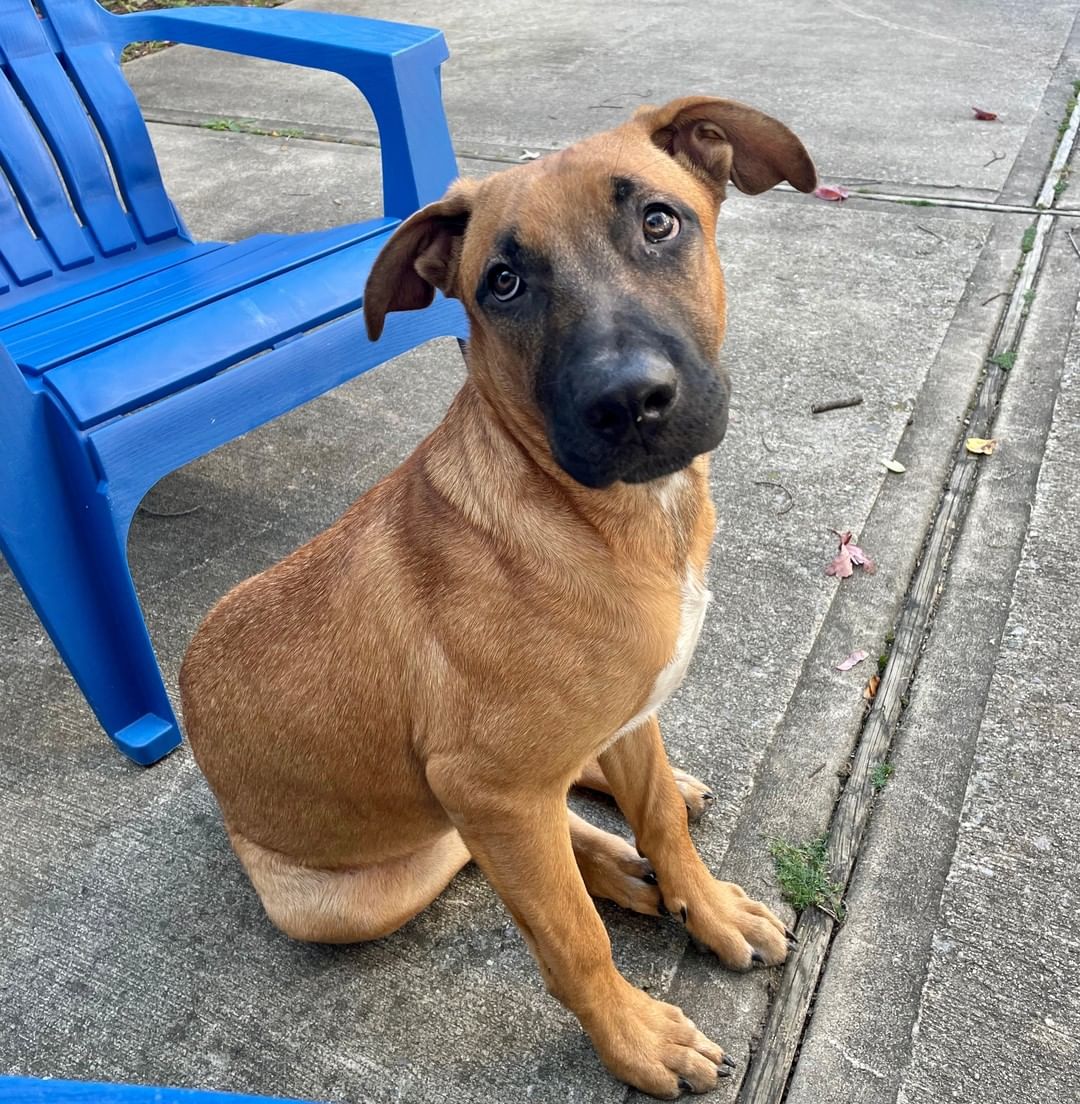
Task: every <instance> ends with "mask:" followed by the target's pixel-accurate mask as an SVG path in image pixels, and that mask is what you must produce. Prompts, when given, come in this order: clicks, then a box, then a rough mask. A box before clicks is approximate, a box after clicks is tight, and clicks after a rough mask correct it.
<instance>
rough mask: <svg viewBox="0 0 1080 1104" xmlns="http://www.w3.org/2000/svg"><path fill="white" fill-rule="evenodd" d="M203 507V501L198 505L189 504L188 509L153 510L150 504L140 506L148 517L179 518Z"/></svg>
mask: <svg viewBox="0 0 1080 1104" xmlns="http://www.w3.org/2000/svg"><path fill="white" fill-rule="evenodd" d="M201 509H202V503H199V504H198V505H197V506H189V507H188V508H187V509H186V510H151V509H150V507H149V506H140V507H139V513H140V514H146V515H147V516H148V517H156V518H178V517H187V515H188V514H193V513H195V512H196V511H197V510H201Z"/></svg>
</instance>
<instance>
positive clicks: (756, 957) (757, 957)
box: [750, 951, 765, 966]
mask: <svg viewBox="0 0 1080 1104" xmlns="http://www.w3.org/2000/svg"><path fill="white" fill-rule="evenodd" d="M750 961H751V962H760V963H761V965H762V966H764V965H765V959H763V958H762V957H761V952H760V951H751V953H750Z"/></svg>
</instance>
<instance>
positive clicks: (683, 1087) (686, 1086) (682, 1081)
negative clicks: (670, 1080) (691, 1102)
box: [679, 1077, 694, 1092]
mask: <svg viewBox="0 0 1080 1104" xmlns="http://www.w3.org/2000/svg"><path fill="white" fill-rule="evenodd" d="M679 1091H680V1092H693V1091H694V1086H693V1085H691V1084H690V1082H689V1081H687V1080H686V1078H685V1077H680V1078H679Z"/></svg>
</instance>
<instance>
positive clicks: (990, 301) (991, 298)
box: [980, 291, 1009, 307]
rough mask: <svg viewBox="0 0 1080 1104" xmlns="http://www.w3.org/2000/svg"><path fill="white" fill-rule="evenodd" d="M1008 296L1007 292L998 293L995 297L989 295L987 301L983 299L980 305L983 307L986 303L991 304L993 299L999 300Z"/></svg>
mask: <svg viewBox="0 0 1080 1104" xmlns="http://www.w3.org/2000/svg"><path fill="white" fill-rule="evenodd" d="M1008 294H1009V293H1008V292H1007V291H999V292H998V293H997V295H991V296H990V298H989V299H984V300H983V301H982V303H981V304H980V305H981V306H984V307H985V306H986V304H987V303H992V302H993V301H994V300H995V299H1000V298H1001V297H1002V296H1003V295H1008Z"/></svg>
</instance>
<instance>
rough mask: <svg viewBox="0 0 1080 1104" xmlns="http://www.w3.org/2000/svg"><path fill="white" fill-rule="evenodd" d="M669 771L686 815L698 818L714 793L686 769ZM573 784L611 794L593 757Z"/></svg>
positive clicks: (712, 799)
mask: <svg viewBox="0 0 1080 1104" xmlns="http://www.w3.org/2000/svg"><path fill="white" fill-rule="evenodd" d="M671 773H672V774H673V775H674V776H675V785H676V786H677V787H678V788H679V793H680V794H682V799H683V801H684V802H685V803H686V815H687V816H688V817H689V818H690V820H691V821H695V820H698V819H699V818H700V817H701V814H702V813H704V812H705V810H706V809H707V808H708V807H709V806H710V805H711V804H712V803H713V801H715V800H716V795H715V794H714V793H713V792H712V790H711V789H710V788H709V787H708V786H707V785H706V784H705V783H704V782H702V781H701V780H700V779H698V778H695V777H694V776H693V775H692V774H687V773H686V771H683V770H679V768H678V767H672V768H671ZM574 785H575V786H580V787H581V788H582V789H585V790H595V791H596V792H597V793H602V794H607V795H608V797H611V796H613V795H612V792H611V786H610V784H609V783H608V780H607V776H606V775H605V774H604V771H603V769H602V768H601V766H600V764H599V763H598V762H597V761H596V760H595V759H590V760H589V761H588V763H586V764H585V769H584V770H583V771H582V772H581V774H580V775H579V776H578V779H577V781H576V782H575V783H574Z"/></svg>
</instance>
